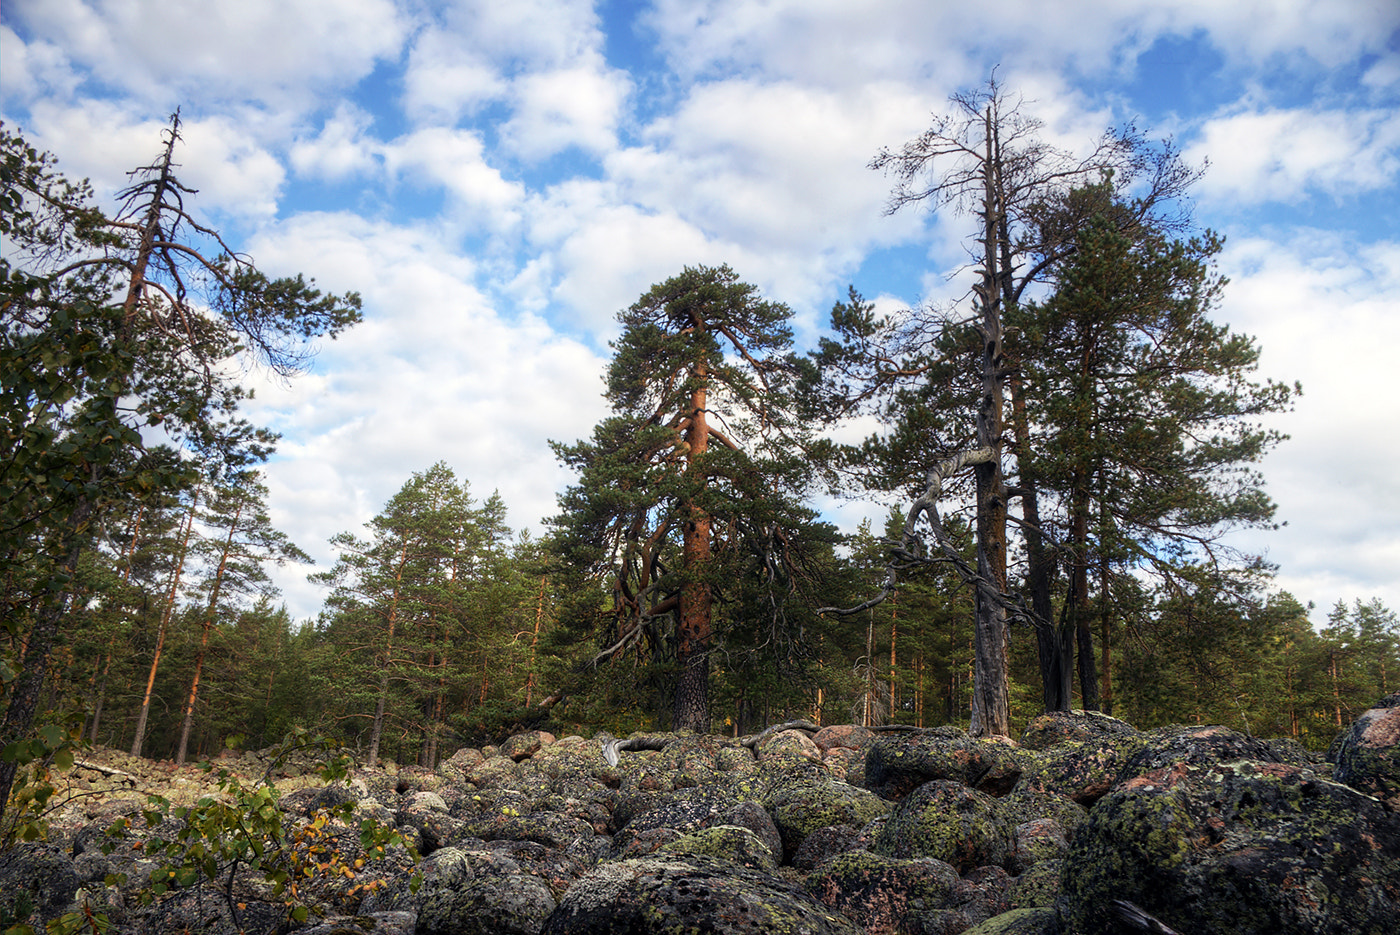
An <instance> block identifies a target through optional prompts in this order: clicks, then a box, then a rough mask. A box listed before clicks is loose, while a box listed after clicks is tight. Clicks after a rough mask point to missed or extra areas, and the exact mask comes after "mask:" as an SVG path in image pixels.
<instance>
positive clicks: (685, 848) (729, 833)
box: [658, 825, 778, 871]
mask: <svg viewBox="0 0 1400 935" xmlns="http://www.w3.org/2000/svg"><path fill="white" fill-rule="evenodd" d="M658 853H666V854H679V855H681V856H687V857H718V858H720V859H722V860H728V861H732V862H733V863H736V864H738V865H739V866H741V867H751V868H752V869H754V870H764V871H773V870H776V869H778V857H777V855H774V853H773V849H772V848H771V847H769V846H768V845H767V844H765V843H763V840H762V839H761V838H760V837H759V836H758V835H756V834H754V833H753V832H752V831H750V830H749V829H748V828H741V827H739V826H738V825H712V826H710V827H709V828H702V829H701V830H699V831H695V832H692V833H690V834H687V835H684V836H682V837H681V838H680V839H679V840H676V841H673V842H671V843H670V844H665V845H662V846H661V848H660V849H659V850H658Z"/></svg>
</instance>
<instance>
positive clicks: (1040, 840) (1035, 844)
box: [1007, 818, 1069, 874]
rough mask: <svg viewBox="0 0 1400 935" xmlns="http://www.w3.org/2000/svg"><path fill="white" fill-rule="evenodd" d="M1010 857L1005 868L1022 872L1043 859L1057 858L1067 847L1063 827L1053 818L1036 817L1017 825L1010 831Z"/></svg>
mask: <svg viewBox="0 0 1400 935" xmlns="http://www.w3.org/2000/svg"><path fill="white" fill-rule="evenodd" d="M1011 837H1012V842H1013V843H1012V849H1011V857H1010V858H1009V860H1008V861H1007V868H1008V869H1009V870H1010V871H1011V872H1012V873H1016V874H1020V873H1024V872H1025V871H1027V870H1029V869H1030V868H1031V867H1033V866H1035V865H1036V864H1038V863H1040V862H1041V861H1045V860H1058V859H1059V858H1061V857H1063V856H1064V854H1065V851H1066V850H1067V849H1068V848H1069V840H1068V838H1067V837H1066V835H1065V829H1064V828H1062V827H1060V823H1059V822H1058V821H1056V820H1055V819H1053V818H1037V819H1035V820H1034V821H1027V822H1023V823H1021V824H1019V825H1017V826H1016V827H1015V828H1014V829H1013V830H1012V832H1011Z"/></svg>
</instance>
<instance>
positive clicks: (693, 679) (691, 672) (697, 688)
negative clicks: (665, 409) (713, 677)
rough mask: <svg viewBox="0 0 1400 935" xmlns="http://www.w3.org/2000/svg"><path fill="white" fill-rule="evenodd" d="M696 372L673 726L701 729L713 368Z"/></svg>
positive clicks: (705, 693) (705, 709)
mask: <svg viewBox="0 0 1400 935" xmlns="http://www.w3.org/2000/svg"><path fill="white" fill-rule="evenodd" d="M697 324H698V323H697ZM693 376H694V379H695V381H696V387H695V390H694V391H693V392H692V394H691V400H690V419H689V425H688V426H687V427H686V431H685V442H686V444H687V446H688V450H689V453H688V455H687V460H686V473H687V474H688V475H690V477H689V480H690V482H691V487H692V493H691V495H690V497H689V499H688V500H687V501H686V503H685V504H684V506H683V510H684V514H685V516H684V523H685V526H684V529H683V530H682V535H681V552H682V561H683V564H684V567H685V581H684V583H683V584H682V585H681V595H680V634H679V636H680V639H679V642H678V646H677V650H676V657H677V659H676V661H677V663H678V664H679V666H680V677H679V681H678V682H677V685H676V699H675V710H674V713H673V717H672V728H673V729H674V730H693V731H695V732H696V733H697V734H703V733H705V732H706V731H708V730H709V729H710V654H709V648H710V614H711V604H712V600H713V595H712V593H711V590H710V582H709V577H708V576H709V566H710V525H711V520H710V515H709V513H708V512H707V511H706V510H705V507H704V505H703V504H702V503H701V502H700V501H699V499H698V495H699V494H700V493H701V490H702V489H703V487H704V476H703V472H704V470H705V466H704V464H703V458H704V455H705V452H706V451H707V450H708V448H709V443H710V428H709V421H708V419H707V418H706V410H705V406H706V381H707V379H708V377H709V373H708V372H707V370H706V368H705V365H704V364H703V363H701V364H700V365H698V366H697V367H696V368H695V373H694V374H693Z"/></svg>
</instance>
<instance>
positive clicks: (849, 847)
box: [792, 825, 863, 871]
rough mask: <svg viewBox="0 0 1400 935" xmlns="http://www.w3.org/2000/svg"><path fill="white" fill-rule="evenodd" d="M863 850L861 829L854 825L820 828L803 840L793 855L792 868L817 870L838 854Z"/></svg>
mask: <svg viewBox="0 0 1400 935" xmlns="http://www.w3.org/2000/svg"><path fill="white" fill-rule="evenodd" d="M862 849H863V848H862V847H861V839H860V829H859V828H856V827H854V826H852V825H831V826H829V827H826V828H818V829H817V830H815V831H813V832H812V833H811V834H809V835H807V836H806V837H805V838H803V839H802V843H801V844H800V845H798V848H797V852H796V853H795V854H793V855H792V866H793V867H794V868H795V869H797V870H807V871H810V870H815V869H816V868H817V867H818V866H820V865H821V864H824V863H826V862H827V861H828V860H830V859H831V858H833V857H835V856H837V855H838V854H845V853H848V852H850V851H854V850H862Z"/></svg>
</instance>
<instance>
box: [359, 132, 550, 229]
mask: <svg viewBox="0 0 1400 935" xmlns="http://www.w3.org/2000/svg"><path fill="white" fill-rule="evenodd" d="M383 152H384V161H385V165H386V166H387V168H388V170H389V173H390V175H391V176H392V177H394V178H396V179H400V180H402V181H404V182H405V183H407V184H411V185H440V186H442V187H443V188H445V189H447V190H448V191H449V192H451V193H452V195H453V196H454V197H455V198H457V199H458V201H459V202H460V203H461V204H462V205H464V206H466V207H467V208H468V210H469V211H470V212H471V213H472V214H473V216H474V217H475V218H476V220H477V222H478V223H479V224H481V225H483V226H487V227H491V228H493V229H495V228H503V227H508V226H509V225H510V220H511V216H512V214H513V212H514V208H515V205H516V204H517V203H518V202H519V201H520V199H521V197H522V195H523V191H522V189H521V186H520V185H519V183H516V182H510V181H507V180H506V179H505V178H503V177H502V175H501V173H500V171H499V170H497V169H495V168H493V167H492V166H490V165H488V164H487V162H486V156H485V144H484V143H483V142H482V140H481V137H480V136H479V135H478V134H477V133H475V132H474V131H469V130H449V129H447V128H445V127H429V128H425V129H421V130H416V131H414V132H413V133H410V134H408V135H407V136H404V137H400V138H399V139H397V140H395V141H394V142H393V143H392V144H389V145H386V146H385V147H384V149H383Z"/></svg>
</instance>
